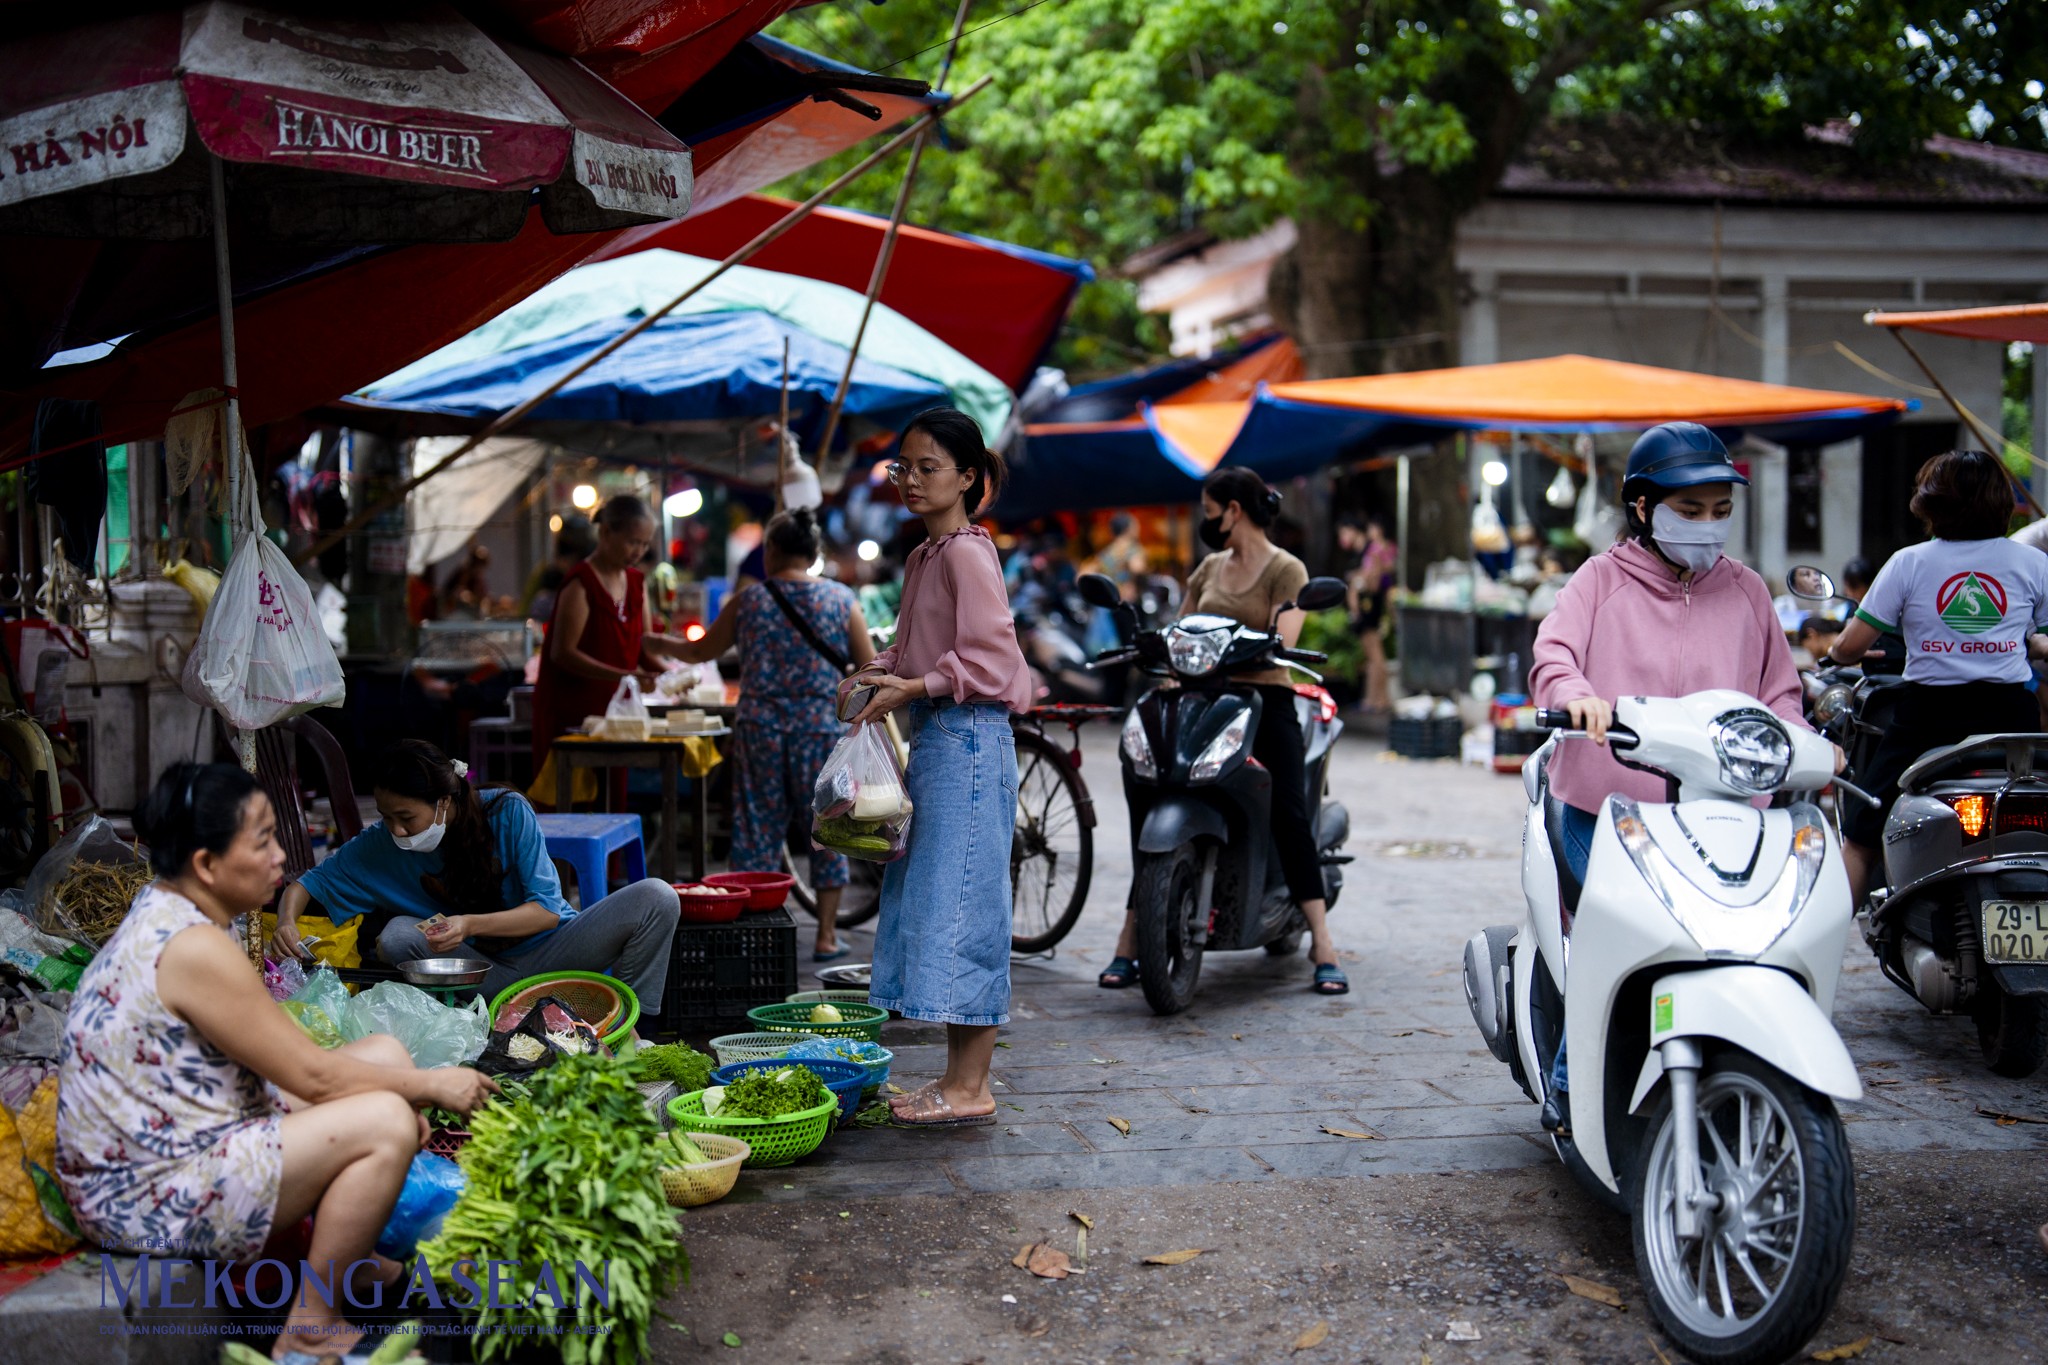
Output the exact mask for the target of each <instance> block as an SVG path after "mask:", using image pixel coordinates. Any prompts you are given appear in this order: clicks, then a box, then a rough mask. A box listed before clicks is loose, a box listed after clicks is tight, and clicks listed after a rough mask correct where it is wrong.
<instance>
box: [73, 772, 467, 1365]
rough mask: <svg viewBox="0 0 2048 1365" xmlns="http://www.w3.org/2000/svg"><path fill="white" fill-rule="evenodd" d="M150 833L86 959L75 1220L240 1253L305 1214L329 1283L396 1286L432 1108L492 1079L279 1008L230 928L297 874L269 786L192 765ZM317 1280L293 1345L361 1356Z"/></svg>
mask: <svg viewBox="0 0 2048 1365" xmlns="http://www.w3.org/2000/svg"><path fill="white" fill-rule="evenodd" d="M135 825H136V831H137V833H139V834H140V835H141V837H142V838H143V840H144V841H145V842H146V843H147V844H148V845H149V861H150V866H151V868H152V869H153V870H154V871H155V872H156V874H157V875H156V880H155V881H152V882H151V883H149V885H148V886H146V887H144V888H143V889H142V891H141V892H140V893H139V894H138V895H137V896H136V898H135V902H134V904H133V905H132V906H131V907H130V909H129V911H128V915H127V918H126V919H124V920H122V921H121V925H120V927H119V928H118V929H116V930H115V931H114V935H113V937H112V938H111V939H109V940H108V941H107V944H106V946H105V947H104V948H102V949H101V950H100V952H99V955H98V956H96V957H95V958H94V959H93V960H92V962H91V964H90V965H88V966H87V967H86V969H85V974H84V977H83V979H82V980H81V981H80V982H79V988H78V992H77V994H76V996H75V997H74V1000H73V1004H72V1007H71V1012H70V1016H69V1018H68V1019H67V1021H66V1023H65V1028H64V1045H63V1052H62V1058H61V1061H60V1063H59V1077H60V1079H59V1081H58V1101H57V1176H58V1180H59V1182H60V1183H61V1184H62V1186H63V1188H64V1193H65V1195H66V1197H67V1198H68V1199H69V1200H70V1202H71V1211H72V1214H73V1215H74V1216H75V1217H76V1219H77V1220H78V1225H79V1229H80V1231H81V1232H83V1233H84V1235H85V1237H86V1239H87V1240H88V1241H89V1242H90V1243H92V1244H93V1245H94V1246H95V1247H100V1246H104V1247H105V1248H106V1249H108V1250H115V1251H118V1250H121V1249H131V1250H133V1251H137V1252H140V1251H144V1250H150V1251H154V1252H156V1254H158V1255H163V1254H166V1253H165V1252H164V1250H163V1249H164V1248H167V1247H168V1248H172V1250H171V1251H170V1252H169V1253H168V1254H170V1255H172V1256H177V1257H183V1258H188V1259H191V1260H194V1261H204V1260H215V1261H234V1260H242V1259H245V1258H247V1257H251V1256H254V1255H256V1254H257V1252H258V1250H259V1249H260V1248H261V1247H262V1246H263V1244H264V1242H265V1241H266V1240H267V1239H268V1238H269V1236H270V1234H271V1232H272V1230H273V1229H275V1228H280V1227H290V1226H291V1225H293V1224H295V1223H297V1222H298V1221H299V1220H300V1219H302V1218H304V1217H305V1216H306V1215H307V1214H309V1213H310V1214H313V1215H314V1221H313V1237H312V1246H311V1248H310V1250H309V1251H308V1253H307V1256H306V1260H307V1262H308V1263H309V1264H310V1265H312V1266H314V1267H316V1268H318V1269H319V1270H320V1272H321V1278H322V1279H323V1280H325V1281H328V1282H330V1283H331V1282H332V1280H333V1278H334V1274H333V1271H334V1268H335V1267H347V1268H348V1271H347V1273H349V1274H352V1275H355V1276H356V1277H357V1279H358V1281H359V1283H358V1285H357V1290H358V1294H357V1297H358V1298H359V1299H360V1298H361V1296H362V1295H364V1294H367V1293H369V1292H371V1291H370V1286H369V1285H368V1284H367V1283H362V1281H366V1280H369V1279H381V1280H383V1281H384V1282H385V1283H387V1284H388V1283H395V1282H396V1281H397V1279H398V1278H399V1277H400V1276H402V1275H403V1274H404V1269H403V1267H401V1266H399V1265H398V1264H396V1263H395V1262H392V1261H388V1260H385V1259H383V1258H381V1257H376V1256H374V1255H373V1252H372V1250H371V1248H372V1245H373V1244H374V1243H375V1241H376V1239H377V1235H378V1233H379V1232H380V1231H382V1229H383V1227H384V1224H385V1222H386V1220H387V1219H388V1218H389V1217H390V1216H391V1210H392V1207H393V1205H394V1204H395V1202H396V1201H397V1198H398V1192H399V1188H400V1187H401V1186H402V1185H403V1184H404V1182H405V1176H406V1171H407V1169H408V1167H409V1166H410V1164H411V1162H412V1158H413V1155H414V1153H415V1152H417V1151H418V1150H419V1147H420V1144H421V1143H422V1142H423V1141H424V1140H425V1137H426V1133H427V1127H426V1122H425V1120H424V1119H423V1118H422V1116H421V1115H420V1114H419V1113H418V1112H417V1110H418V1109H419V1108H420V1107H423V1106H427V1105H437V1106H439V1107H441V1108H443V1109H452V1110H456V1111H458V1112H461V1113H464V1114H467V1113H469V1112H471V1111H472V1110H474V1109H475V1108H476V1107H477V1106H479V1105H481V1104H482V1103H483V1102H484V1101H485V1099H486V1098H487V1097H488V1096H489V1095H490V1094H491V1093H493V1092H494V1091H495V1090H496V1088H497V1087H496V1086H495V1085H494V1084H493V1083H492V1082H491V1081H490V1080H489V1079H487V1078H486V1077H484V1076H483V1075H481V1074H480V1073H478V1072H475V1071H472V1070H470V1069H468V1068H467V1067H444V1068H441V1069H438V1070H433V1071H422V1070H420V1069H418V1068H417V1067H415V1066H414V1065H413V1064H412V1059H411V1058H410V1057H409V1056H407V1054H406V1050H405V1048H404V1046H403V1045H401V1044H400V1043H399V1042H398V1041H397V1040H396V1039H394V1038H392V1037H390V1036H389V1035H386V1034H373V1035H371V1036H370V1037H367V1038H363V1039H361V1040H359V1041H357V1042H354V1043H348V1044H345V1045H343V1046H341V1047H338V1048H335V1049H334V1050H332V1051H323V1050H322V1049H321V1048H320V1047H319V1045H318V1044H316V1043H315V1042H314V1041H313V1040H312V1039H311V1038H310V1037H309V1036H307V1034H306V1033H305V1032H304V1031H302V1030H301V1029H300V1028H299V1026H298V1025H297V1024H296V1023H294V1022H293V1021H292V1018H291V1016H290V1015H287V1014H286V1013H285V1012H284V1011H283V1010H281V1009H279V1008H278V1007H277V1005H276V1003H275V1002H273V1001H272V1000H271V998H270V993H269V991H268V990H266V989H265V987H264V984H263V979H262V977H261V976H260V975H259V974H258V973H257V971H256V969H255V967H253V966H252V965H251V964H250V962H249V959H248V957H247V955H245V954H244V953H243V951H242V949H241V947H240V945H239V944H238V943H237V942H236V941H235V938H234V936H233V934H232V931H231V929H230V925H231V923H232V921H233V920H234V918H235V917H236V916H237V915H253V914H256V913H257V912H258V911H260V910H261V909H262V908H263V904H264V902H265V901H267V900H268V899H269V898H270V895H271V892H272V891H273V890H275V889H276V887H277V884H278V881H279V880H280V874H281V873H282V871H283V869H284V850H283V849H281V848H280V847H278V843H277V827H276V820H275V817H274V816H273V814H272V812H271V807H270V799H269V798H268V797H266V796H265V795H264V794H263V792H262V791H261V790H260V789H259V788H258V787H257V785H256V781H255V779H254V778H252V777H250V776H249V775H248V774H247V773H245V772H243V771H242V770H241V769H240V768H238V767H235V766H233V765H231V764H225V763H215V764H198V763H180V764H177V765H175V766H174V767H172V768H171V769H170V770H169V771H168V772H166V773H165V774H164V775H163V777H162V778H160V779H159V780H158V782H157V784H156V788H155V790H154V791H153V792H151V793H150V796H149V799H148V801H147V802H146V803H145V804H144V806H143V808H142V810H141V812H140V813H139V814H138V815H137V817H136V821H135ZM358 1263H360V1265H359V1264H358ZM311 1278H312V1277H310V1276H308V1277H306V1279H308V1280H310V1279H311ZM304 1285H305V1281H304V1280H302V1281H301V1290H300V1296H299V1299H298V1301H297V1302H296V1303H295V1304H294V1305H293V1307H292V1308H291V1310H290V1311H289V1312H288V1314H287V1316H286V1320H285V1326H284V1330H283V1332H282V1333H280V1335H279V1338H278V1342H277V1346H278V1352H279V1354H283V1353H284V1352H287V1351H303V1352H307V1353H309V1354H311V1355H314V1356H316V1357H322V1358H326V1357H333V1356H335V1355H338V1354H341V1353H342V1352H345V1351H347V1350H348V1349H349V1348H350V1347H351V1346H353V1345H354V1344H355V1340H356V1339H357V1338H359V1337H360V1336H361V1333H360V1332H357V1331H355V1330H354V1329H352V1328H350V1327H349V1325H348V1324H347V1323H346V1322H345V1321H343V1319H342V1317H341V1315H340V1313H339V1312H338V1311H337V1310H336V1308H335V1307H334V1306H333V1305H330V1304H327V1303H325V1302H323V1301H322V1299H321V1297H320V1295H319V1294H318V1293H317V1292H316V1293H313V1294H308V1293H307V1292H306V1290H305V1287H304ZM329 1297H335V1298H339V1296H335V1295H331V1294H330V1295H329ZM340 1301H341V1302H346V1301H347V1300H346V1299H341V1300H340ZM365 1301H367V1300H365Z"/></svg>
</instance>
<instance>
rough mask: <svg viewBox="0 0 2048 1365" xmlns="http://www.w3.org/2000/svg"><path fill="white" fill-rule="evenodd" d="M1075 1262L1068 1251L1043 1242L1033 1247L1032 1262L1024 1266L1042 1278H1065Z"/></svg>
mask: <svg viewBox="0 0 2048 1365" xmlns="http://www.w3.org/2000/svg"><path fill="white" fill-rule="evenodd" d="M1073 1264H1074V1263H1073V1262H1072V1261H1070V1260H1068V1259H1067V1253H1066V1252H1064V1251H1061V1250H1060V1249H1059V1248H1058V1247H1053V1246H1047V1245H1045V1244H1044V1243H1043V1242H1041V1243H1039V1244H1038V1245H1037V1246H1035V1247H1033V1248H1032V1249H1031V1260H1030V1263H1029V1264H1027V1265H1026V1266H1025V1267H1024V1268H1025V1269H1026V1270H1028V1271H1030V1272H1031V1273H1032V1274H1034V1275H1036V1276H1037V1277H1038V1278H1039V1279H1041V1280H1064V1279H1065V1278H1067V1271H1068V1270H1069V1269H1070V1268H1071V1267H1072V1266H1073Z"/></svg>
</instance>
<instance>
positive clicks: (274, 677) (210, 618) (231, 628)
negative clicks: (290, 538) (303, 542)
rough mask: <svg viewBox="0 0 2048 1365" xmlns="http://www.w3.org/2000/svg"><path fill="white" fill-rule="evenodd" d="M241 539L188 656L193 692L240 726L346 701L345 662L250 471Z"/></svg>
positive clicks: (187, 683)
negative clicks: (274, 539)
mask: <svg viewBox="0 0 2048 1365" xmlns="http://www.w3.org/2000/svg"><path fill="white" fill-rule="evenodd" d="M241 484H242V493H243V502H244V507H243V511H242V517H241V520H240V523H239V524H240V526H241V527H242V528H243V530H242V535H241V544H239V545H238V546H236V547H235V556H234V558H233V559H231V560H229V561H228V571H227V573H226V574H225V575H224V576H223V577H222V578H221V580H220V591H219V592H217V593H215V594H214V598H213V605H212V606H210V607H208V608H207V611H206V619H205V620H204V621H202V622H200V625H199V639H198V640H197V641H196V642H195V643H194V644H193V646H192V653H191V654H190V655H189V656H187V658H186V660H185V673H184V677H183V679H182V680H181V681H182V683H183V686H184V689H185V695H186V696H188V697H190V698H192V700H193V701H195V702H198V703H199V704H200V705H201V706H212V707H215V708H217V709H218V710H219V711H220V713H221V714H222V715H223V716H225V717H227V721H228V724H230V725H232V726H233V727H234V728H235V729H237V730H260V729H262V728H263V727H264V726H266V725H275V724H276V723H277V722H279V721H281V720H286V719H288V718H290V717H292V716H295V715H298V714H299V713H300V712H302V711H310V710H312V709H313V708H314V707H316V706H339V705H341V702H342V698H343V697H344V696H345V695H346V693H347V685H346V684H345V682H344V681H343V679H342V675H341V661H340V660H339V659H337V658H335V656H334V646H333V645H331V644H329V643H327V632H326V631H325V629H323V628H322V626H321V624H320V614H319V612H318V611H316V610H315V609H314V606H313V592H312V589H310V588H308V587H307V586H306V580H305V579H303V578H301V577H300V576H299V571H298V570H297V569H294V568H293V567H292V562H291V561H290V560H289V559H286V558H285V554H284V551H282V550H280V549H278V548H277V546H275V545H273V544H271V543H270V540H269V539H268V538H267V537H266V536H264V535H263V533H262V530H263V504H262V498H261V490H260V488H259V487H258V480H257V478H256V476H255V471H254V470H253V468H251V467H250V466H248V465H247V464H245V465H244V466H243V470H242V479H241Z"/></svg>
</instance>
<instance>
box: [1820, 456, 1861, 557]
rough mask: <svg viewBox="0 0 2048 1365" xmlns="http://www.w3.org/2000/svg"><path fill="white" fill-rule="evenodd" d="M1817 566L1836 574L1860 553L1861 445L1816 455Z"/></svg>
mask: <svg viewBox="0 0 2048 1365" xmlns="http://www.w3.org/2000/svg"><path fill="white" fill-rule="evenodd" d="M1820 546H1821V548H1820V566H1821V567H1822V568H1823V569H1826V570H1827V571H1828V572H1829V573H1831V574H1839V573H1840V572H1841V571H1842V566H1843V565H1844V564H1846V563H1848V562H1849V561H1850V560H1851V559H1853V558H1855V557H1856V556H1857V555H1859V554H1862V553H1863V442H1861V441H1841V442H1838V443H1836V444H1834V445H1831V446H1823V447H1822V448H1821V452H1820Z"/></svg>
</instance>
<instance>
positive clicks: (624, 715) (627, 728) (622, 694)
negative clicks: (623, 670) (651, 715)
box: [604, 674, 648, 739]
mask: <svg viewBox="0 0 2048 1365" xmlns="http://www.w3.org/2000/svg"><path fill="white" fill-rule="evenodd" d="M647 733H648V714H647V703H646V702H645V701H644V700H642V699H641V696H640V680H639V679H638V678H636V677H633V676H632V675H630V674H629V675H627V676H626V677H623V678H621V679H619V688H618V691H616V692H614V693H612V699H611V702H610V703H609V704H608V705H607V706H606V707H605V708H604V735H605V738H606V739H646V738H647Z"/></svg>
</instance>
